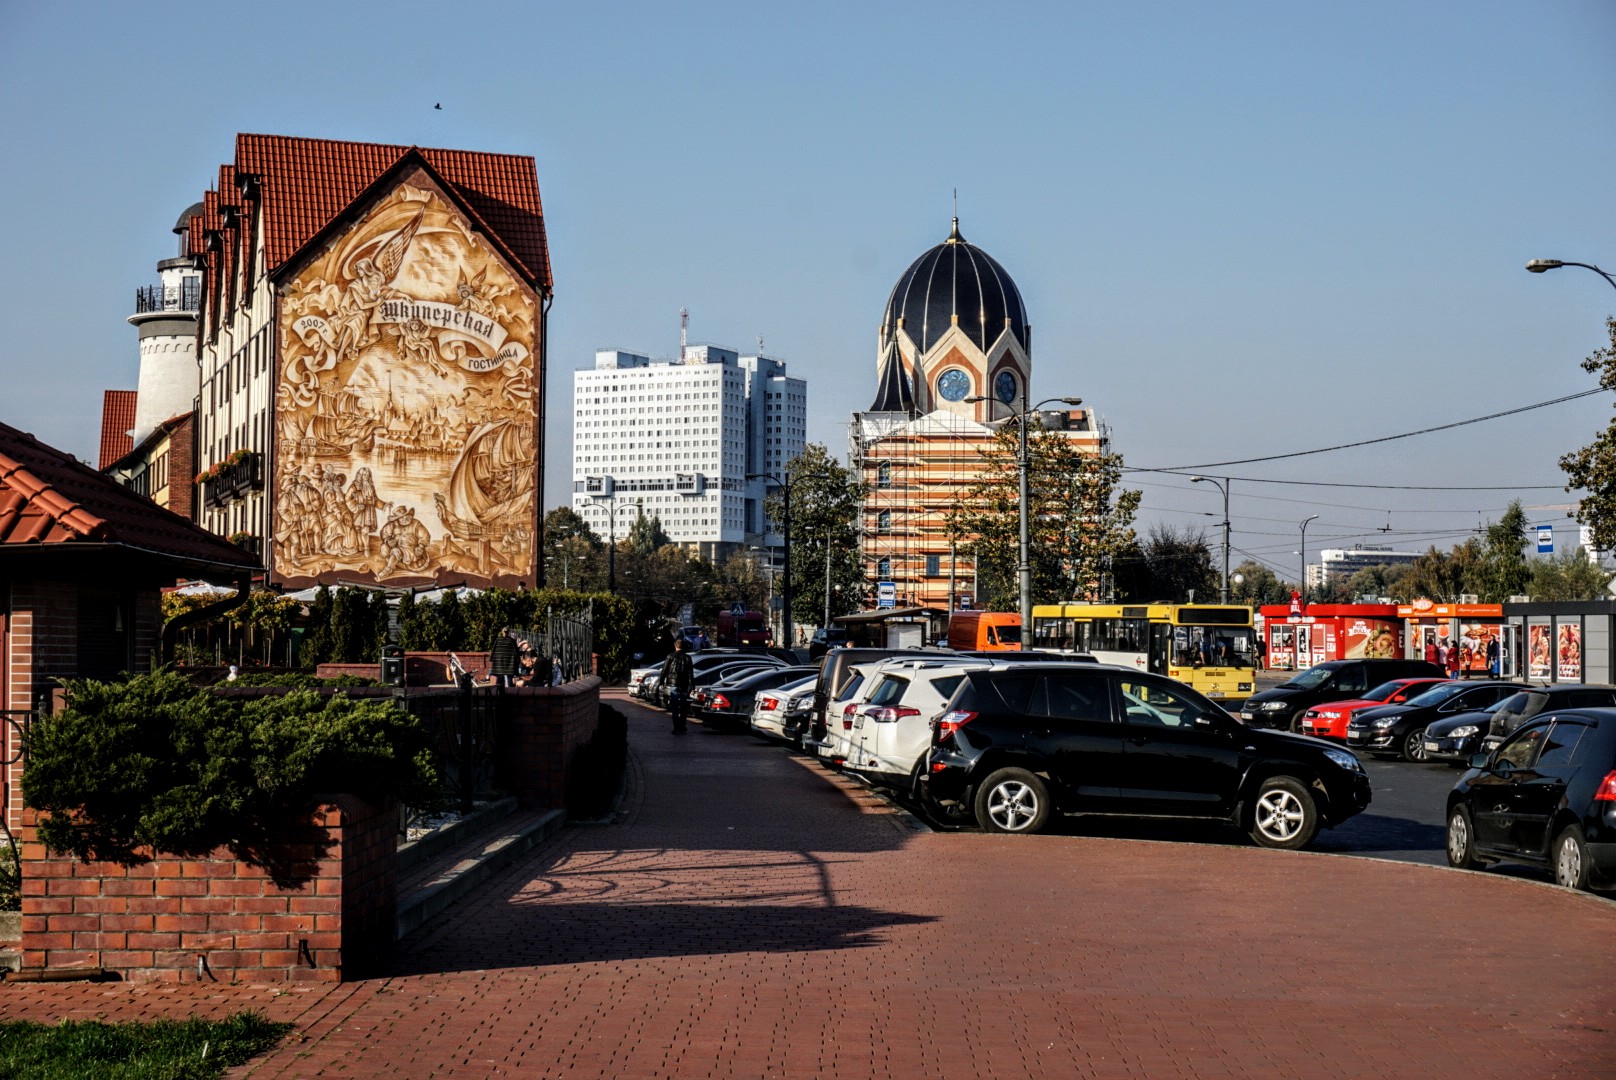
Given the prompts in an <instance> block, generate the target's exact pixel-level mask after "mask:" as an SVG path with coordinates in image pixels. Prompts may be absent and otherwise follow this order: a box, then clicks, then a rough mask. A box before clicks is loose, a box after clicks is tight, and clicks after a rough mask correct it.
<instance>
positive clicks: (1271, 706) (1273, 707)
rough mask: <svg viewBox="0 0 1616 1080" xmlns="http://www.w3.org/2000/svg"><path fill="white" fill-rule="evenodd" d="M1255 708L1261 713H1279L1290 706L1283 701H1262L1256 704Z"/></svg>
mask: <svg viewBox="0 0 1616 1080" xmlns="http://www.w3.org/2000/svg"><path fill="white" fill-rule="evenodd" d="M1257 708H1259V709H1261V710H1262V711H1263V712H1281V711H1283V710H1285V709H1288V708H1290V706H1289V705H1287V704H1286V703H1285V702H1283V701H1264V702H1260V703H1258V705H1257Z"/></svg>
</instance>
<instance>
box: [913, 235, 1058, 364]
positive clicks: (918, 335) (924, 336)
mask: <svg viewBox="0 0 1616 1080" xmlns="http://www.w3.org/2000/svg"><path fill="white" fill-rule="evenodd" d="M954 315H958V316H959V327H960V329H961V330H962V331H964V332H965V334H966V336H967V337H969V338H970V339H971V340H972V341H973V342H975V343H976V347H977V348H979V349H981V350H982V351H983V352H987V350H988V346H989V345H991V344H993V342H994V341H996V340H997V339H998V337H999V335H1000V334H1002V333H1004V331H1005V328H1006V320H1008V321H1009V330H1010V332H1011V333H1012V334H1013V335H1015V339H1016V340H1017V341H1019V342H1021V347H1022V348H1023V349H1030V346H1029V345H1028V337H1027V309H1026V308H1025V307H1024V306H1023V305H1022V303H1021V292H1020V290H1018V289H1017V288H1016V283H1015V282H1014V281H1012V280H1011V278H1010V275H1009V274H1007V273H1005V270H1004V267H1002V266H1000V265H999V264H998V263H997V262H996V261H994V259H993V256H991V255H989V254H988V253H987V252H985V251H983V250H982V249H981V248H979V247H977V246H976V245H974V244H969V243H966V241H965V239H964V237H962V236H960V231H959V218H955V219H954V230H953V232H951V233H950V234H949V237H948V239H947V240H945V241H943V242H942V243H941V244H938V245H937V246H936V247H934V248H932V249H931V250H930V251H928V252H926V253H925V254H924V255H922V256H921V257H920V258H918V259H916V260H915V261H914V263H913V264H912V265H911V266H910V267H909V269H908V270H906V271H904V275H903V276H902V277H901V278H899V279H898V284H897V285H895V286H894V287H893V289H892V296H891V298H890V299H888V300H887V310H886V315H885V316H884V317H883V318H882V320H881V325H882V326H883V327H885V330H886V333H887V334H893V333H896V331H897V329H898V320H899V319H902V320H903V328H904V330H905V331H907V332H908V334H909V336H910V338H912V339H913V340H914V342H915V344H916V345H917V346H918V347H919V349H920V351H921V352H922V353H924V352H926V351H927V350H929V349H930V348H931V347H932V346H933V345H935V344H936V343H937V340H938V339H939V338H941V337H942V336H943V335H944V334H946V333H948V328H949V326H951V325H952V322H953V320H952V317H953V316H954Z"/></svg>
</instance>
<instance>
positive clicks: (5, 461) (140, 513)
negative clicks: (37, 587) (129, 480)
mask: <svg viewBox="0 0 1616 1080" xmlns="http://www.w3.org/2000/svg"><path fill="white" fill-rule="evenodd" d="M73 543H95V544H117V545H122V546H125V547H130V548H137V549H140V550H141V551H144V552H148V553H153V554H156V555H160V556H168V557H170V558H173V559H176V560H183V561H186V562H190V563H203V564H207V565H210V566H213V567H217V568H239V569H242V570H250V569H252V568H253V567H255V566H256V565H257V562H258V560H257V559H256V558H255V557H253V556H251V555H248V554H247V553H246V552H245V551H242V550H241V549H240V548H238V547H236V546H235V545H234V544H231V543H228V542H226V541H225V540H224V539H223V538H222V537H218V536H215V535H213V534H212V533H210V532H208V531H206V530H204V529H202V528H199V527H198V526H196V525H193V524H192V523H191V522H189V521H187V520H186V519H185V518H182V517H180V516H179V515H178V514H174V513H170V512H169V511H167V510H164V509H163V508H162V507H160V506H157V505H156V504H155V503H153V502H151V500H149V499H145V498H142V497H141V496H139V495H136V494H135V493H134V492H132V491H130V490H129V489H128V488H125V487H124V486H123V485H121V484H119V483H118V482H117V481H115V480H113V479H112V478H111V477H109V476H105V475H103V474H102V473H99V472H97V471H96V470H94V469H92V468H90V467H89V466H87V465H84V464H82V463H80V462H78V461H76V460H74V458H73V456H72V455H71V454H67V453H64V452H63V451H61V450H57V449H56V448H55V447H51V446H46V445H45V444H44V443H42V442H40V441H39V440H38V439H36V438H34V437H33V436H32V435H29V434H27V433H26V432H22V431H18V430H17V429H16V428H14V427H11V426H10V425H9V424H3V423H0V554H3V553H4V552H5V551H7V550H15V549H16V548H17V547H19V546H24V545H40V544H73Z"/></svg>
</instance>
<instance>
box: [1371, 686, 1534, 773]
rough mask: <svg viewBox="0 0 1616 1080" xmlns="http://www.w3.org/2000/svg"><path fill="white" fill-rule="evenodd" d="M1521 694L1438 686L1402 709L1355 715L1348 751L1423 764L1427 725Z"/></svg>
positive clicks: (1513, 688)
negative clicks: (1358, 751) (1399, 758)
mask: <svg viewBox="0 0 1616 1080" xmlns="http://www.w3.org/2000/svg"><path fill="white" fill-rule="evenodd" d="M1520 690H1521V684H1520V683H1508V682H1491V681H1489V682H1445V683H1437V684H1436V685H1435V686H1433V687H1431V688H1430V689H1429V690H1425V691H1422V692H1421V693H1418V694H1416V695H1414V696H1413V697H1411V698H1409V699H1408V700H1407V701H1405V702H1403V704H1401V705H1380V706H1377V707H1376V708H1373V709H1365V710H1363V711H1362V712H1360V713H1357V714H1355V715H1354V716H1353V718H1352V722H1351V723H1350V724H1348V725H1347V747H1348V749H1351V750H1363V751H1365V752H1367V753H1370V754H1374V755H1375V756H1377V757H1401V758H1402V759H1403V760H1404V761H1424V760H1425V729H1426V726H1427V725H1429V724H1431V723H1433V722H1434V721H1437V720H1444V719H1446V718H1448V717H1450V716H1455V715H1457V714H1459V713H1469V712H1476V711H1477V710H1479V709H1485V708H1486V707H1487V706H1489V705H1492V704H1494V703H1495V702H1498V701H1502V700H1503V699H1504V698H1507V697H1509V696H1510V695H1512V694H1518V693H1520Z"/></svg>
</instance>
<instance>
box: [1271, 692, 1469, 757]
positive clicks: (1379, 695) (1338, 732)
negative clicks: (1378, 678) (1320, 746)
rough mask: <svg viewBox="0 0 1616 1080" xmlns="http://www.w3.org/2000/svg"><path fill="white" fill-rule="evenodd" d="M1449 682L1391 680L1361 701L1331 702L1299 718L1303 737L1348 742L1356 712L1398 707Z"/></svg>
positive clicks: (1367, 693)
mask: <svg viewBox="0 0 1616 1080" xmlns="http://www.w3.org/2000/svg"><path fill="white" fill-rule="evenodd" d="M1449 681H1451V680H1448V679H1392V680H1391V681H1390V682H1383V683H1381V684H1380V685H1379V686H1377V687H1375V688H1373V689H1372V690H1369V691H1366V692H1365V693H1364V696H1363V697H1361V698H1352V699H1351V700H1349V701H1331V702H1326V703H1325V704H1323V705H1315V706H1313V707H1312V708H1311V709H1309V710H1307V711H1306V712H1304V713H1303V714H1302V734H1303V735H1317V736H1318V737H1319V738H1321V739H1338V740H1340V741H1342V742H1345V741H1346V739H1347V722H1348V721H1350V720H1351V719H1352V714H1353V713H1355V712H1357V711H1358V710H1359V709H1369V708H1373V707H1374V706H1376V705H1401V704H1402V703H1403V702H1405V701H1407V700H1408V699H1409V698H1411V697H1413V696H1414V695H1415V694H1418V693H1420V692H1421V691H1422V690H1426V689H1428V688H1430V687H1432V686H1435V685H1436V684H1437V683H1444V682H1449Z"/></svg>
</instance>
